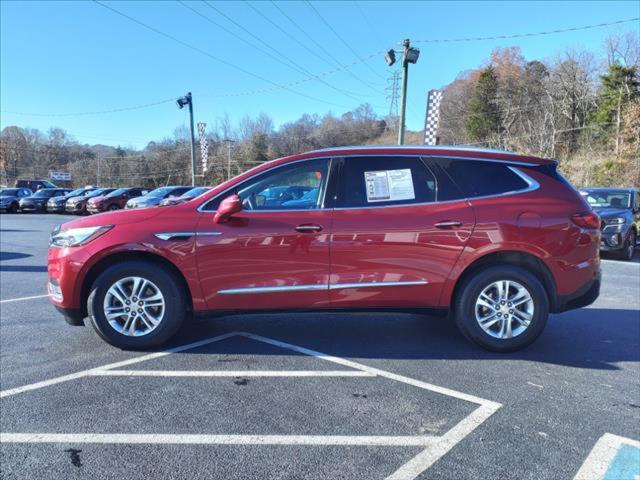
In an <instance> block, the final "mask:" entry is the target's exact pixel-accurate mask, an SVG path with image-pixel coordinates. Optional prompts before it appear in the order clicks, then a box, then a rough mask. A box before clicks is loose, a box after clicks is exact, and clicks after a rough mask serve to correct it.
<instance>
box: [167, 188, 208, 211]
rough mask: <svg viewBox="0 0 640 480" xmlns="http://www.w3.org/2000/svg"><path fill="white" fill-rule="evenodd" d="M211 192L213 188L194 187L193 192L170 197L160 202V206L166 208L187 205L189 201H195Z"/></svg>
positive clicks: (188, 191)
mask: <svg viewBox="0 0 640 480" xmlns="http://www.w3.org/2000/svg"><path fill="white" fill-rule="evenodd" d="M209 190H211V187H193V188H192V189H191V190H187V191H186V192H184V193H183V194H182V195H171V196H170V197H167V198H165V199H164V200H162V201H161V202H160V206H161V207H166V206H167V205H178V204H180V203H185V202H188V201H189V200H193V199H194V198H196V197H198V196H200V195H202V194H203V193H206V192H208V191H209Z"/></svg>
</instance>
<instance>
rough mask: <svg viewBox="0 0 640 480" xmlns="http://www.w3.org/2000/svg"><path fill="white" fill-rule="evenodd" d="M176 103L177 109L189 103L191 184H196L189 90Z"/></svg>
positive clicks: (191, 107) (194, 146)
mask: <svg viewBox="0 0 640 480" xmlns="http://www.w3.org/2000/svg"><path fill="white" fill-rule="evenodd" d="M176 104H177V105H178V108H179V109H182V107H184V106H185V105H189V119H190V121H191V186H192V187H195V186H196V137H195V133H194V132H193V98H192V97H191V92H188V93H187V94H186V95H185V96H184V97H180V98H179V99H178V100H176Z"/></svg>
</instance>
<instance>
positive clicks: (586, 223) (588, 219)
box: [571, 212, 600, 229]
mask: <svg viewBox="0 0 640 480" xmlns="http://www.w3.org/2000/svg"><path fill="white" fill-rule="evenodd" d="M571 221H572V222H573V223H575V224H576V225H577V226H579V227H582V228H595V229H600V217H599V216H598V214H597V213H595V212H583V213H574V214H573V215H571Z"/></svg>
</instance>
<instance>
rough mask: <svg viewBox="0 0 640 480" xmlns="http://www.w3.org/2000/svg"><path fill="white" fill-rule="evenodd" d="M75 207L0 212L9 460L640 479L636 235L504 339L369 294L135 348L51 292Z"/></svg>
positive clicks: (155, 470) (187, 471) (154, 474)
mask: <svg viewBox="0 0 640 480" xmlns="http://www.w3.org/2000/svg"><path fill="white" fill-rule="evenodd" d="M67 218H69V217H64V216H52V215H2V216H0V302H1V303H0V391H1V392H0V416H1V418H0V432H1V433H0V441H1V443H2V444H1V446H0V452H1V457H0V477H2V478H7V479H9V478H25V479H36V478H55V479H58V478H91V479H92V480H98V479H111V478H113V479H116V478H118V479H119V478H184V479H187V478H188V479H193V478H221V479H241V478H242V479H245V478H247V479H248V478H256V479H262V478H278V479H302V478H305V479H306V478H308V479H325V478H328V479H334V478H335V479H338V478H344V479H384V478H391V479H400V478H402V479H412V478H418V479H427V478H428V479H456V480H458V479H480V478H482V479H532V480H533V479H552V480H555V479H573V478H579V479H582V478H585V479H587V478H588V479H591V478H593V479H594V480H595V479H599V478H602V479H606V480H625V479H627V478H628V479H629V480H637V479H638V478H639V477H636V476H635V475H640V444H638V440H639V439H640V254H637V255H636V258H635V260H634V261H632V262H628V263H627V262H619V261H615V260H611V259H605V260H604V261H603V267H602V268H603V288H602V293H601V297H600V298H599V299H598V301H597V302H596V303H595V304H594V305H592V306H590V307H589V308H586V309H582V310H578V311H572V312H567V313H563V314H560V315H553V316H552V317H551V319H550V321H549V324H548V326H547V328H546V331H545V332H544V333H543V335H542V336H541V337H540V339H539V340H538V341H537V342H536V343H535V344H533V345H532V346H531V347H529V348H527V349H525V350H523V351H521V352H516V353H512V354H494V353H488V352H485V351H483V350H481V349H479V348H477V347H474V346H472V345H470V344H468V343H467V342H466V341H465V340H464V339H463V338H462V337H461V336H460V335H459V334H458V333H457V331H456V329H455V327H454V326H453V325H451V324H450V323H448V322H447V321H446V320H444V319H442V318H429V317H425V316H422V315H409V314H371V313H355V314H349V315H346V314H335V313H332V314H289V315H280V314H279V315H242V316H240V315H236V316H227V317H221V318H215V319H211V320H209V321H206V322H203V323H198V324H195V325H191V326H190V327H189V328H187V329H184V330H183V331H182V332H181V333H180V335H179V336H178V338H176V339H175V340H174V341H173V342H172V345H171V346H169V347H168V348H167V349H166V350H162V351H156V352H137V353H134V352H123V351H120V350H117V349H115V348H113V347H111V346H109V345H107V344H106V343H104V342H103V341H102V340H100V339H99V338H98V336H97V335H96V334H95V333H94V332H93V330H92V329H91V328H82V327H71V326H68V325H67V324H65V323H64V321H63V320H62V318H61V316H60V315H59V314H58V313H57V312H56V311H55V309H54V308H53V307H52V306H51V305H50V304H49V301H48V300H47V298H46V297H45V296H44V294H45V284H46V277H47V273H46V250H47V238H48V235H49V232H50V231H51V229H52V228H53V227H54V226H55V225H56V224H58V223H61V222H63V221H64V220H65V219H67ZM636 469H637V470H636Z"/></svg>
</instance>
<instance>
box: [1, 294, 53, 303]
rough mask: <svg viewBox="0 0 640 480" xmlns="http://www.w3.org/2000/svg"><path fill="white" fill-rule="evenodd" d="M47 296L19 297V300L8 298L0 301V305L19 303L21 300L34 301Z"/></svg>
mask: <svg viewBox="0 0 640 480" xmlns="http://www.w3.org/2000/svg"><path fill="white" fill-rule="evenodd" d="M48 296H49V295H46V294H45V295H34V296H32V297H20V298H8V299H7V300H0V303H9V302H21V301H23V300H34V299H36V298H47V297H48Z"/></svg>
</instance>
